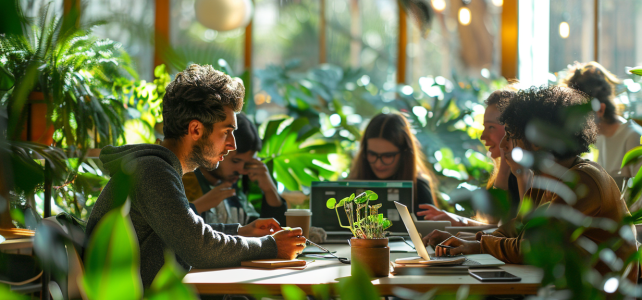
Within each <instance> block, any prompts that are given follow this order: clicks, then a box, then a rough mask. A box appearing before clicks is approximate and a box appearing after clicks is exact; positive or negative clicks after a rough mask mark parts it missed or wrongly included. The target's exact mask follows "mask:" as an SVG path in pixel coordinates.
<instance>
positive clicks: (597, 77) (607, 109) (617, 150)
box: [560, 61, 642, 211]
mask: <svg viewBox="0 0 642 300" xmlns="http://www.w3.org/2000/svg"><path fill="white" fill-rule="evenodd" d="M568 74H569V75H568V76H567V77H566V78H564V79H563V80H562V82H561V84H560V85H562V86H566V87H571V88H574V89H577V90H579V91H582V92H584V93H586V94H587V95H589V97H591V98H592V99H596V100H597V101H598V102H597V104H599V109H597V111H596V117H597V118H596V121H597V132H598V136H597V140H596V142H595V148H597V150H598V152H599V153H598V157H597V163H598V164H600V166H602V168H604V170H606V172H607V173H609V175H611V177H613V179H615V183H617V184H618V187H620V190H622V187H623V186H624V184H625V182H626V180H628V179H629V178H633V177H635V174H637V173H638V170H639V169H640V166H641V165H642V162H640V163H637V164H631V165H628V166H626V167H624V168H622V158H623V157H624V154H626V153H627V152H628V151H629V150H631V149H633V148H635V147H637V146H640V137H641V136H642V127H640V125H638V123H636V122H635V121H633V120H629V121H627V120H626V119H624V118H622V117H621V116H619V115H618V114H617V109H616V107H615V104H614V97H615V85H616V84H618V83H620V81H619V80H618V79H617V77H615V75H613V74H612V73H611V72H609V71H608V70H606V69H605V68H604V67H603V66H602V65H600V64H599V63H597V62H594V61H592V62H589V63H585V64H579V63H578V64H576V65H575V66H573V68H571V69H570V70H569V72H568ZM638 203H639V204H637V205H636V207H635V208H632V209H631V210H632V211H633V210H637V209H638V208H639V207H640V206H639V205H640V204H642V202H638Z"/></svg>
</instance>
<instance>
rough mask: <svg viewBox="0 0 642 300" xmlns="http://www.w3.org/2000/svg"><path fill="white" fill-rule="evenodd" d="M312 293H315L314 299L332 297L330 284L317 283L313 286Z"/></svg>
mask: <svg viewBox="0 0 642 300" xmlns="http://www.w3.org/2000/svg"><path fill="white" fill-rule="evenodd" d="M312 294H313V295H314V299H318V300H328V299H330V285H329V284H315V285H313V286H312Z"/></svg>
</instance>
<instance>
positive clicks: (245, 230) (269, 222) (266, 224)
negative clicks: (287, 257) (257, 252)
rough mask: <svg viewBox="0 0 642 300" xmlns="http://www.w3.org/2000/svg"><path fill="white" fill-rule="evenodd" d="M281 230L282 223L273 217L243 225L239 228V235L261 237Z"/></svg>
mask: <svg viewBox="0 0 642 300" xmlns="http://www.w3.org/2000/svg"><path fill="white" fill-rule="evenodd" d="M280 230H281V225H279V222H277V221H276V220H275V219H273V218H269V219H258V220H254V222H252V223H250V224H247V225H245V226H241V228H239V235H241V236H247V237H259V236H264V235H270V234H273V233H275V232H277V231H280Z"/></svg>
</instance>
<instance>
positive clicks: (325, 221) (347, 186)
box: [310, 180, 414, 244]
mask: <svg viewBox="0 0 642 300" xmlns="http://www.w3.org/2000/svg"><path fill="white" fill-rule="evenodd" d="M366 190H372V191H373V192H375V193H377V195H378V196H379V199H377V200H375V201H372V202H370V205H376V204H381V205H382V206H381V208H379V213H382V214H383V215H384V216H386V217H387V218H388V219H389V220H390V221H392V227H390V228H388V230H387V231H388V232H390V233H391V235H403V236H406V235H407V233H406V232H407V231H406V228H405V226H404V225H403V224H402V222H401V219H400V217H399V213H398V212H397V208H396V207H395V204H394V202H395V201H397V202H400V203H403V204H405V205H407V206H409V207H411V208H412V207H414V197H413V195H414V192H413V182H412V181H383V180H378V181H362V180H345V181H313V182H312V186H311V189H310V209H311V210H312V217H311V225H312V226H314V227H320V228H323V229H324V230H325V231H326V233H327V234H328V237H327V240H326V242H325V243H330V244H331V243H345V244H347V242H348V240H349V239H350V238H351V237H352V232H350V230H348V229H345V228H342V227H340V226H339V221H338V220H337V213H336V212H335V211H334V210H333V209H328V208H327V206H326V202H327V201H328V199H330V198H335V199H337V201H339V200H341V199H342V198H345V197H349V196H350V195H351V194H352V193H354V194H355V195H358V194H360V193H362V192H364V191H366ZM339 218H341V224H344V225H346V224H349V222H348V218H347V216H346V214H345V211H344V210H343V208H339Z"/></svg>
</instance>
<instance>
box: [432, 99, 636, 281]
mask: <svg viewBox="0 0 642 300" xmlns="http://www.w3.org/2000/svg"><path fill="white" fill-rule="evenodd" d="M588 103H589V99H588V98H587V97H586V95H585V94H583V93H581V92H578V91H576V90H573V89H569V88H564V87H540V88H537V87H533V88H530V89H527V90H523V91H520V92H519V93H518V94H517V96H516V97H515V98H514V99H512V100H511V101H510V102H506V101H504V102H502V103H500V105H499V107H500V110H501V112H502V114H501V117H500V121H501V122H502V123H503V124H504V126H505V131H506V134H505V135H504V139H503V140H502V142H501V145H500V147H501V148H502V150H503V152H504V155H505V159H506V161H507V162H508V164H509V166H510V169H511V172H512V173H513V174H514V175H515V176H516V177H517V183H518V186H519V192H520V197H522V198H524V197H528V198H530V201H531V203H532V204H533V207H540V206H547V207H548V209H553V208H555V209H557V210H563V209H568V206H572V208H573V209H575V211H578V212H581V213H582V214H584V215H585V216H588V217H593V218H604V219H611V220H613V221H615V222H620V221H621V220H622V219H623V218H624V217H626V216H630V213H629V211H628V209H627V207H626V203H625V202H624V201H623V200H622V199H620V191H619V189H618V187H617V185H616V184H615V181H613V179H612V178H611V176H609V175H608V173H607V172H606V171H605V170H604V169H603V168H602V167H600V165H598V164H597V163H595V162H592V161H588V160H585V159H582V158H581V157H580V155H581V154H582V153H584V152H587V151H588V149H589V145H590V144H592V143H594V142H595V138H596V136H597V127H596V125H595V121H594V118H593V114H591V113H590V108H587V107H586V106H587V105H589V104H588ZM531 153H532V154H533V156H532V157H537V158H538V159H528V157H531V156H530V155H529V154H531ZM567 184H568V185H570V186H573V187H574V190H571V189H570V188H569V187H568V186H567ZM520 222H521V216H518V217H517V218H515V219H513V220H512V221H511V222H507V223H506V224H504V225H502V226H500V227H499V229H498V230H496V231H495V232H493V233H492V234H484V233H483V232H479V233H477V236H476V240H475V241H464V240H462V239H459V238H457V237H450V238H448V239H447V240H445V241H444V242H443V243H442V244H443V245H447V246H452V247H455V248H452V249H449V250H450V251H449V254H450V255H456V254H473V253H487V254H491V255H493V256H495V257H497V258H498V259H500V260H502V261H504V262H507V263H513V264H521V263H523V256H522V247H521V246H522V242H523V240H524V233H525V229H524V227H525V226H518V225H517V224H519V223H520ZM582 236H584V237H585V238H587V239H589V240H591V241H593V242H594V243H595V244H598V245H599V244H601V243H602V242H606V241H607V240H610V239H612V238H616V237H617V236H618V234H617V233H611V232H608V231H606V230H603V229H597V228H587V229H586V230H585V231H584V232H583V233H582ZM429 242H434V241H429ZM435 250H436V251H435V252H436V254H437V255H438V256H441V255H445V254H447V249H446V248H443V247H437V248H436V249H435ZM635 251H636V246H635V245H634V244H629V243H627V242H624V243H623V245H622V246H621V247H620V248H619V249H618V250H617V251H615V254H616V255H617V256H618V258H620V259H622V261H626V260H627V258H628V257H630V255H632V254H633V253H635ZM595 268H596V269H597V270H598V271H599V272H600V273H602V274H605V273H608V272H611V269H610V268H609V267H608V266H607V265H605V264H604V263H603V262H598V263H597V265H596V267H595ZM637 273H638V272H637V268H635V269H634V271H631V272H630V273H629V274H628V276H629V279H632V280H633V282H636V281H634V280H635V278H637Z"/></svg>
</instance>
